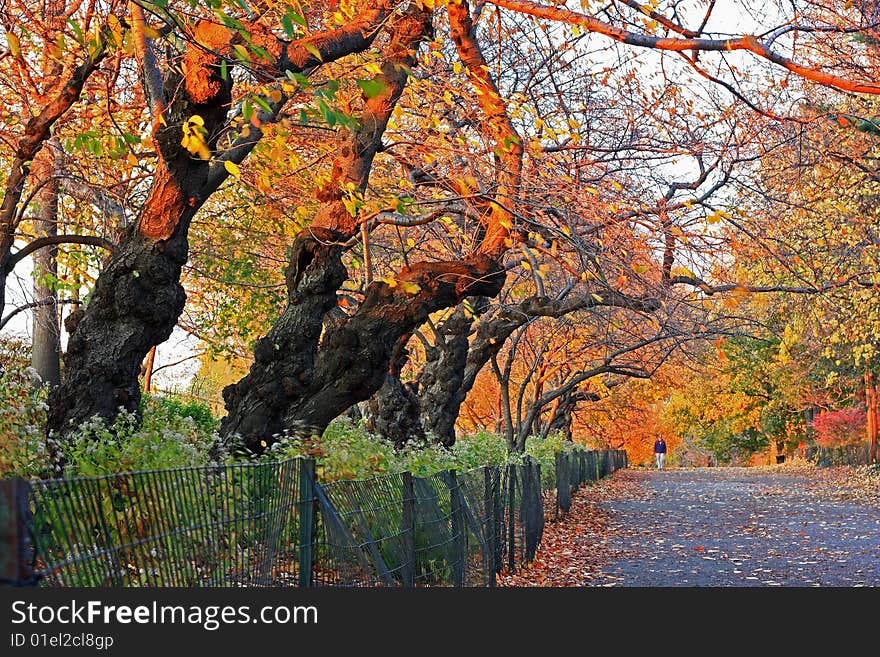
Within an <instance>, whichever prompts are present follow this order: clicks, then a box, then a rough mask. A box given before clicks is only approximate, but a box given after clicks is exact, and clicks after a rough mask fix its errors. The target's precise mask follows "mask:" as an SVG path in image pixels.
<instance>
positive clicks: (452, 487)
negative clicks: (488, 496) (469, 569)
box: [446, 470, 467, 587]
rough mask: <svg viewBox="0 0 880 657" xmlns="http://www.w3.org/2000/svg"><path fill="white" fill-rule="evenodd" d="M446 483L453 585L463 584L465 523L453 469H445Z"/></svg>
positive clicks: (459, 490) (459, 585)
mask: <svg viewBox="0 0 880 657" xmlns="http://www.w3.org/2000/svg"><path fill="white" fill-rule="evenodd" d="M446 485H447V486H448V487H449V512H450V515H451V516H452V541H453V543H452V544H453V545H454V546H455V563H454V564H453V567H452V576H453V582H452V585H453V586H458V587H461V586H464V573H465V568H466V565H467V534H466V533H465V532H467V524H466V518H465V512H464V497H463V496H462V494H461V488H460V487H459V485H458V479H457V478H456V476H455V470H447V471H446Z"/></svg>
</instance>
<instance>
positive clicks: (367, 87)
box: [355, 79, 385, 98]
mask: <svg viewBox="0 0 880 657" xmlns="http://www.w3.org/2000/svg"><path fill="white" fill-rule="evenodd" d="M355 82H357V86H359V87H360V88H361V91H362V92H363V94H364V96H365V97H367V98H375V97H376V96H379V95H381V94H383V93H385V83H384V82H383V81H382V80H375V79H374V80H355Z"/></svg>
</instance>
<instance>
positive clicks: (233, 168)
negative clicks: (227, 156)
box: [223, 160, 241, 178]
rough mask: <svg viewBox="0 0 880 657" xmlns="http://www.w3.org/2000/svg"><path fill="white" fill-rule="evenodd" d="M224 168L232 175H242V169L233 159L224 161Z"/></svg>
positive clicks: (237, 176) (238, 176)
mask: <svg viewBox="0 0 880 657" xmlns="http://www.w3.org/2000/svg"><path fill="white" fill-rule="evenodd" d="M223 168H224V169H226V170H227V171H228V172H229V174H230V175H232V176H235V177H236V178H240V177H241V169H239V168H238V165H237V164H236V163H235V162H233V161H232V160H226V161H225V162H224V163H223Z"/></svg>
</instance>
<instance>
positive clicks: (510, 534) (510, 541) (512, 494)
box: [507, 463, 516, 574]
mask: <svg viewBox="0 0 880 657" xmlns="http://www.w3.org/2000/svg"><path fill="white" fill-rule="evenodd" d="M515 498H516V466H515V465H514V464H513V463H509V464H508V465H507V566H508V569H509V570H510V573H511V574H513V573H514V572H515V570H516V506H515V502H514V500H515Z"/></svg>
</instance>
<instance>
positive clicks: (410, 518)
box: [400, 472, 416, 587]
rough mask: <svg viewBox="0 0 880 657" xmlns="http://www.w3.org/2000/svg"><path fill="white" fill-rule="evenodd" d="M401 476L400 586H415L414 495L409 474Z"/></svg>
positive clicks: (410, 474) (411, 477)
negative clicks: (401, 560) (401, 554)
mask: <svg viewBox="0 0 880 657" xmlns="http://www.w3.org/2000/svg"><path fill="white" fill-rule="evenodd" d="M402 476H403V512H402V515H401V519H400V538H401V542H402V543H403V564H401V577H402V580H403V581H402V582H401V585H402V586H407V587H413V586H415V585H416V495H415V489H414V487H413V476H412V473H411V472H404V473H403V474H402Z"/></svg>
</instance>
